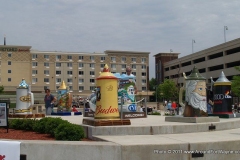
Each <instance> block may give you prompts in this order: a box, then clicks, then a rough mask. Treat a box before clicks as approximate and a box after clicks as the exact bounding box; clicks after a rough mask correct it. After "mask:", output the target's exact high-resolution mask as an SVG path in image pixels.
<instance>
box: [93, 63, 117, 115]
mask: <svg viewBox="0 0 240 160" xmlns="http://www.w3.org/2000/svg"><path fill="white" fill-rule="evenodd" d="M96 80H97V87H96V91H95V92H96V99H95V100H96V110H95V114H94V118H95V119H120V115H119V109H118V96H117V89H118V85H117V83H118V79H117V78H116V77H115V76H114V75H113V74H112V73H111V72H110V69H109V67H108V65H107V64H106V65H105V67H104V69H103V71H102V72H100V75H99V77H97V78H96Z"/></svg>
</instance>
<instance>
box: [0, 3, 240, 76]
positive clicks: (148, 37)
mask: <svg viewBox="0 0 240 160" xmlns="http://www.w3.org/2000/svg"><path fill="white" fill-rule="evenodd" d="M239 7H240V1H239V0H5V1H1V2H0V37H2V42H1V41H0V44H3V39H4V38H3V37H4V34H6V37H7V45H25V46H32V49H36V50H39V51H69V52H104V51H105V50H124V51H144V52H151V54H150V56H149V57H150V71H151V73H150V78H151V77H155V72H152V71H155V66H154V62H155V60H154V57H153V56H154V55H155V54H157V53H160V52H170V49H172V50H173V52H177V53H181V54H180V57H183V56H185V55H188V54H191V53H192V40H193V39H194V40H195V42H196V43H194V51H195V52H197V51H201V50H204V49H206V48H209V47H212V46H215V45H218V44H221V43H224V26H227V27H228V30H226V39H227V41H230V40H233V39H236V38H239V36H240V9H239ZM0 39H1V38H0Z"/></svg>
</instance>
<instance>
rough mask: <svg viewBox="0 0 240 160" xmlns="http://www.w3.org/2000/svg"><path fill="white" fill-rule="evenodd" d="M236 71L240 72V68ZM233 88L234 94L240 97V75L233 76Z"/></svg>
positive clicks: (237, 67)
mask: <svg viewBox="0 0 240 160" xmlns="http://www.w3.org/2000/svg"><path fill="white" fill-rule="evenodd" d="M235 69H236V70H238V71H239V72H240V67H239V66H236V67H235ZM231 88H232V92H233V93H234V94H235V95H236V96H238V97H240V76H239V75H237V76H233V80H232V86H231Z"/></svg>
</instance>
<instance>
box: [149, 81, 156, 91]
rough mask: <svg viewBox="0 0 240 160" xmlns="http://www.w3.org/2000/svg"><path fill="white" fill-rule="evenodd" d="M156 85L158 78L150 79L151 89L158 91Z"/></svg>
mask: <svg viewBox="0 0 240 160" xmlns="http://www.w3.org/2000/svg"><path fill="white" fill-rule="evenodd" d="M156 85H157V80H156V79H155V78H152V79H151V80H150V81H149V90H150V91H156V88H155V87H156Z"/></svg>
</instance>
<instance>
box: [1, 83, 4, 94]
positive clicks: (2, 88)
mask: <svg viewBox="0 0 240 160" xmlns="http://www.w3.org/2000/svg"><path fill="white" fill-rule="evenodd" d="M3 91H4V87H3V85H2V86H0V93H3Z"/></svg>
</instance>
